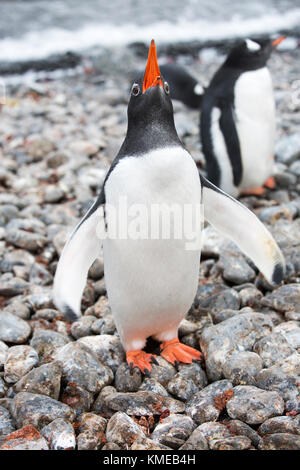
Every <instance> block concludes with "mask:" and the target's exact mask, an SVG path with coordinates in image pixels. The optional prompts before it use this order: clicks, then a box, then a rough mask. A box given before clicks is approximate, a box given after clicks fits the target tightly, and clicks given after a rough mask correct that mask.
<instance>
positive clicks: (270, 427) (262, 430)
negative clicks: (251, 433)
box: [258, 415, 300, 435]
mask: <svg viewBox="0 0 300 470" xmlns="http://www.w3.org/2000/svg"><path fill="white" fill-rule="evenodd" d="M258 432H259V434H261V435H265V434H275V433H290V434H298V435H300V415H297V416H276V417H275V418H270V419H267V420H266V421H265V422H264V423H263V424H261V425H260V426H259V428H258Z"/></svg>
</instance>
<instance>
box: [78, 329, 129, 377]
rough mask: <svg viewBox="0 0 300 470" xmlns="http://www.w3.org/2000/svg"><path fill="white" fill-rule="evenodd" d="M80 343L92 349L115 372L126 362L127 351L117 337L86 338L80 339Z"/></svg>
mask: <svg viewBox="0 0 300 470" xmlns="http://www.w3.org/2000/svg"><path fill="white" fill-rule="evenodd" d="M78 342H79V343H80V344H84V345H86V346H87V347H88V348H90V349H91V350H92V351H93V352H94V353H95V354H96V356H97V357H98V359H99V360H100V361H101V362H102V363H103V364H105V365H106V366H108V367H109V368H110V369H112V371H113V372H115V371H116V370H117V368H118V367H119V365H120V364H121V363H122V362H123V361H124V360H125V351H124V349H123V346H122V344H121V341H120V339H119V338H118V337H116V336H111V335H99V336H85V337H84V338H80V339H79V340H78Z"/></svg>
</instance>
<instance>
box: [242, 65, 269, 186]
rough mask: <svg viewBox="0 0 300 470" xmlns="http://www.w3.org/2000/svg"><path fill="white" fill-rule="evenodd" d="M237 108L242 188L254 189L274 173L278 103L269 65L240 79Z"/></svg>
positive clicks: (243, 75)
mask: <svg viewBox="0 0 300 470" xmlns="http://www.w3.org/2000/svg"><path fill="white" fill-rule="evenodd" d="M234 108H235V115H236V116H235V117H236V119H235V122H236V127H237V132H238V137H239V141H240V147H241V155H242V164H243V179H242V183H241V188H242V189H244V190H245V189H253V188H255V187H258V186H261V185H262V184H263V183H264V182H265V180H266V179H267V178H268V177H269V176H271V173H272V168H273V156H274V140H275V103H274V96H273V87H272V80H271V75H270V73H269V70H268V69H267V67H264V68H262V69H259V70H254V71H251V72H245V73H243V74H242V75H241V76H240V77H239V78H238V80H237V82H236V84H235V88H234Z"/></svg>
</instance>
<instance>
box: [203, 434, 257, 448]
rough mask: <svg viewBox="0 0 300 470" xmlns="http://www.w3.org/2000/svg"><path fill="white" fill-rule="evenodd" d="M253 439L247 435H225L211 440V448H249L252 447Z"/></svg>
mask: <svg viewBox="0 0 300 470" xmlns="http://www.w3.org/2000/svg"><path fill="white" fill-rule="evenodd" d="M251 445H252V444H251V441H250V439H248V437H246V436H236V437H233V436H232V437H225V438H223V439H216V440H215V441H213V440H211V441H209V447H210V449H211V450H247V449H250V448H251Z"/></svg>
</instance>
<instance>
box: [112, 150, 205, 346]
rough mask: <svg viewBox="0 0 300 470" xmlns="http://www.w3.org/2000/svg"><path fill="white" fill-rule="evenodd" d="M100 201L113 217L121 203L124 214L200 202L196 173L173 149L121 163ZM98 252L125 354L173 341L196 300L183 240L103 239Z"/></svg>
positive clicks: (193, 270) (191, 254)
mask: <svg viewBox="0 0 300 470" xmlns="http://www.w3.org/2000/svg"><path fill="white" fill-rule="evenodd" d="M105 196H106V205H111V206H113V207H115V208H116V213H117V215H118V216H119V215H121V212H122V211H123V212H124V207H125V206H124V205H123V209H122V208H121V206H119V202H120V198H123V203H124V202H125V200H124V197H126V203H127V207H128V208H130V207H132V205H133V204H140V208H141V209H142V208H143V207H146V208H147V209H149V207H150V204H151V205H152V207H153V204H166V205H172V204H178V206H182V207H183V205H184V204H191V205H193V206H195V205H198V204H199V203H200V200H201V188H200V179H199V174H198V170H197V168H196V165H195V163H194V161H193V159H192V157H191V156H190V155H189V154H188V152H186V151H185V150H183V149H182V148H179V147H172V148H166V149H161V150H155V151H152V152H151V153H149V154H146V155H143V156H139V157H127V158H124V159H122V160H121V161H120V162H119V163H118V164H117V166H116V167H115V169H114V170H113V171H112V173H111V174H110V176H109V178H108V180H107V183H106V185H105ZM136 207H137V206H136ZM139 210H140V209H137V211H138V213H139V214H140V212H139ZM136 214H137V213H136ZM148 214H149V210H148ZM129 219H130V217H129ZM131 220H132V219H130V220H129V223H130V221H131ZM107 224H108V227H109V226H110V224H111V219H110V216H109V214H108V215H107ZM103 250H104V265H105V282H106V287H107V292H108V298H109V302H110V305H111V308H112V312H113V314H114V318H115V322H116V325H117V328H118V332H119V334H120V338H121V341H122V343H123V345H124V347H125V349H126V350H134V349H140V348H143V346H144V344H145V340H146V338H147V337H149V336H154V337H156V338H157V339H159V340H161V341H162V340H167V339H172V338H174V337H175V336H176V333H177V328H178V324H179V323H180V321H181V319H182V318H183V317H184V316H185V314H186V313H187V311H188V309H189V308H190V306H191V304H192V302H193V299H194V296H195V294H196V290H197V284H198V273H199V259H200V249H197V250H187V249H186V240H185V239H174V237H172V238H171V239H162V238H161V237H160V238H159V239H149V238H147V239H136V240H134V239H132V238H127V239H120V238H118V237H116V238H115V239H112V238H107V239H106V240H105V241H104V243H103Z"/></svg>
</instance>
